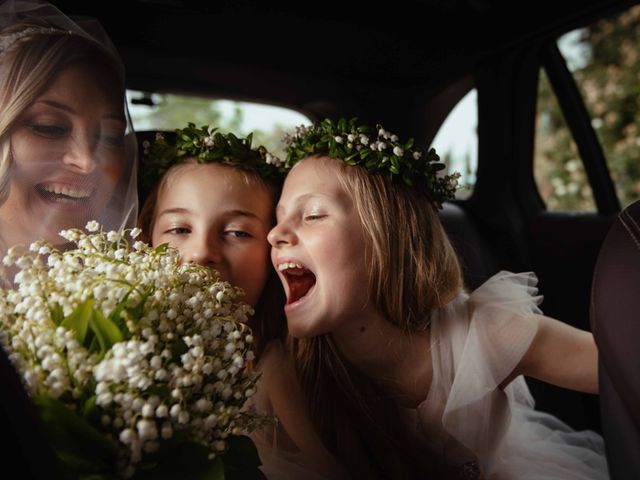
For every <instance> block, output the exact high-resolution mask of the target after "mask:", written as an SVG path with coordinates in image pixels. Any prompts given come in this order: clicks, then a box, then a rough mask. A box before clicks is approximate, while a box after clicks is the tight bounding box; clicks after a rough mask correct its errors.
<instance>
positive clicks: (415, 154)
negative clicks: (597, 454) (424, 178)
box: [413, 152, 422, 160]
mask: <svg viewBox="0 0 640 480" xmlns="http://www.w3.org/2000/svg"><path fill="white" fill-rule="evenodd" d="M421 156H422V153H421V152H413V159H414V160H420V157H421Z"/></svg>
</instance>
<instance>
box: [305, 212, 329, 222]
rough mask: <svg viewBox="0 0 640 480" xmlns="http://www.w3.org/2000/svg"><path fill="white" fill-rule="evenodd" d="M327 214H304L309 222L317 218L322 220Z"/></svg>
mask: <svg viewBox="0 0 640 480" xmlns="http://www.w3.org/2000/svg"><path fill="white" fill-rule="evenodd" d="M325 217H326V215H324V214H322V213H310V214H308V215H305V216H304V220H305V221H307V222H314V221H317V220H321V219H323V218H325Z"/></svg>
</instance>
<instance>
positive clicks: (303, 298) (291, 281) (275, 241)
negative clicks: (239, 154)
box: [268, 157, 372, 338]
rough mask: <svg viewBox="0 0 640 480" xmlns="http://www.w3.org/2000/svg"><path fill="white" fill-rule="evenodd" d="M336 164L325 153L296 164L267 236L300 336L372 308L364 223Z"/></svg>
mask: <svg viewBox="0 0 640 480" xmlns="http://www.w3.org/2000/svg"><path fill="white" fill-rule="evenodd" d="M338 168H339V162H338V161H337V160H332V159H329V158H326V157H320V158H317V157H314V158H309V159H306V160H304V161H303V162H301V163H299V164H298V165H296V167H295V168H294V169H293V170H292V171H291V172H290V173H289V175H288V176H287V178H286V180H285V183H284V187H283V191H282V196H281V197H280V201H279V203H278V206H277V208H276V215H277V219H278V224H277V225H276V227H274V228H273V229H272V230H271V232H270V233H269V237H268V238H269V242H270V243H271V245H272V253H271V259H272V262H273V265H274V266H275V268H276V270H278V275H279V276H280V279H281V280H282V283H283V285H284V287H285V290H286V293H287V305H286V307H285V313H286V315H287V321H288V325H289V332H290V333H291V334H292V335H293V336H295V337H299V338H301V337H312V336H316V335H320V334H323V333H327V332H333V331H336V330H337V329H339V328H340V327H341V326H342V325H344V324H345V322H348V321H349V319H352V318H362V316H363V315H365V314H366V313H367V311H368V310H369V309H372V306H371V305H370V302H369V296H368V291H367V290H368V276H367V275H368V274H367V270H366V268H365V255H364V237H363V231H362V226H361V223H360V218H359V216H358V214H357V212H356V210H355V207H354V204H353V201H352V200H351V198H350V196H349V195H348V194H347V193H346V192H345V191H344V190H343V188H342V187H341V185H340V183H339V182H338V177H337V175H338Z"/></svg>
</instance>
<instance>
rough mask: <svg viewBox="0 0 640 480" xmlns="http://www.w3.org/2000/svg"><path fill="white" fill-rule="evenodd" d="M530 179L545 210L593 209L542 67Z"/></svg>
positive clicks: (575, 148) (576, 155)
mask: <svg viewBox="0 0 640 480" xmlns="http://www.w3.org/2000/svg"><path fill="white" fill-rule="evenodd" d="M538 85H539V86H538V104H537V112H536V136H535V146H534V163H533V165H534V171H533V173H534V178H535V180H536V183H537V185H538V191H539V192H540V196H541V197H542V199H543V200H544V202H545V204H546V206H547V209H548V210H552V211H563V210H564V211H566V210H573V211H593V210H595V203H594V200H593V193H592V191H591V186H590V185H589V182H588V180H587V175H586V173H585V171H584V166H583V164H582V161H581V160H580V156H579V154H578V149H577V147H576V144H575V143H574V141H573V137H572V136H571V132H570V130H569V128H568V127H567V124H566V122H565V119H564V117H563V115H562V112H561V110H560V105H558V100H557V99H556V96H555V94H554V93H553V90H552V89H551V85H550V84H549V80H548V79H547V76H546V74H545V73H544V70H542V71H541V72H540V80H539V84H538Z"/></svg>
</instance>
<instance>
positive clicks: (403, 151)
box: [284, 118, 460, 208]
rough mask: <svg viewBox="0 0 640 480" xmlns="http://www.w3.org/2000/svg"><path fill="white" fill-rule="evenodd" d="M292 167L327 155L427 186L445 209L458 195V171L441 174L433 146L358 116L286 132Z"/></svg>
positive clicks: (286, 162)
mask: <svg viewBox="0 0 640 480" xmlns="http://www.w3.org/2000/svg"><path fill="white" fill-rule="evenodd" d="M284 142H285V144H286V145H287V158H286V160H285V162H284V166H285V168H286V169H290V168H291V167H293V165H295V164H296V163H297V162H299V161H300V160H302V159H304V158H306V157H308V156H310V155H319V154H320V155H322V154H324V155H328V156H329V157H331V158H336V159H340V160H343V161H344V162H345V163H346V164H347V165H352V166H355V165H357V166H360V167H364V168H365V169H366V170H367V171H369V172H372V173H378V172H381V173H388V174H389V176H390V177H391V179H394V180H395V179H401V180H402V181H403V182H404V183H405V184H407V185H421V184H422V185H424V186H425V187H426V189H427V192H428V194H429V196H430V198H431V200H432V201H433V203H434V205H436V206H437V207H438V208H442V203H443V202H444V201H445V200H452V199H454V198H455V192H456V190H457V189H458V178H460V174H459V173H452V174H450V175H438V172H439V171H441V170H443V169H444V168H445V164H444V163H441V162H440V157H439V156H438V155H437V154H436V151H435V150H434V149H433V148H431V149H429V150H428V151H427V150H425V149H423V148H420V147H416V146H414V142H413V139H412V138H411V139H409V140H408V141H407V142H406V143H400V141H399V140H398V137H397V136H396V135H393V134H392V133H390V132H388V131H386V130H385V129H384V128H382V127H381V126H380V125H377V126H376V128H375V129H373V128H371V127H369V126H367V125H358V123H357V118H352V119H351V120H347V119H345V118H341V119H339V120H338V121H337V122H336V121H333V120H330V119H325V120H323V121H322V122H320V123H317V124H314V125H312V126H310V127H305V126H299V127H296V133H295V134H294V135H286V136H285V138H284Z"/></svg>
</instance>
